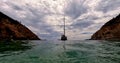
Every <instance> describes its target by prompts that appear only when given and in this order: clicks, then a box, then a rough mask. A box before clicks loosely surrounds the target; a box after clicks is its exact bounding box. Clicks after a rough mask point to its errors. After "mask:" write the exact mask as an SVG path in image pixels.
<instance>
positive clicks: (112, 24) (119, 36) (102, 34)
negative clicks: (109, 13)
mask: <svg viewBox="0 0 120 63" xmlns="http://www.w3.org/2000/svg"><path fill="white" fill-rule="evenodd" d="M91 39H92V40H120V15H118V16H117V17H116V18H113V19H112V20H110V21H108V22H107V23H105V24H104V25H103V26H102V28H101V29H100V30H98V31H97V32H96V33H95V34H93V36H92V37H91Z"/></svg>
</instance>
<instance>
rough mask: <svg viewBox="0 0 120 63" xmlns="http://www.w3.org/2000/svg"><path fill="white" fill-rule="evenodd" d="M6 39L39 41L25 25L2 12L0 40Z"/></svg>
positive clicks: (0, 15) (0, 17) (0, 14)
mask: <svg viewBox="0 0 120 63" xmlns="http://www.w3.org/2000/svg"><path fill="white" fill-rule="evenodd" d="M4 39H5V40H9V39H14V40H39V38H38V36H36V35H35V34H34V33H33V32H32V31H31V30H29V29H28V28H27V27H26V26H25V25H22V24H21V23H20V22H18V21H16V20H14V19H12V18H10V17H8V16H6V15H5V14H3V13H1V12H0V40H4Z"/></svg>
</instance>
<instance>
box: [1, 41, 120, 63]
mask: <svg viewBox="0 0 120 63" xmlns="http://www.w3.org/2000/svg"><path fill="white" fill-rule="evenodd" d="M27 42H28V43H24V44H22V46H21V45H18V44H17V47H16V46H14V45H13V44H12V47H11V45H10V44H5V45H6V46H5V45H4V46H5V47H4V46H2V47H0V49H2V51H0V63H120V42H119V41H93V40H84V41H81V40H73V41H72V40H71V41H65V42H64V41H27ZM2 45H3V44H2ZM15 45H16V44H15ZM0 46H1V45H0ZM8 46H9V47H8ZM13 46H14V47H13ZM4 49H7V50H4Z"/></svg>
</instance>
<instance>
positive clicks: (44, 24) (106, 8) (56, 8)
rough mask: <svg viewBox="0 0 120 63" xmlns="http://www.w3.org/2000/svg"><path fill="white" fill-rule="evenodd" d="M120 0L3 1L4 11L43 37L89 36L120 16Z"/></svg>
mask: <svg viewBox="0 0 120 63" xmlns="http://www.w3.org/2000/svg"><path fill="white" fill-rule="evenodd" d="M119 3H120V0H49V1H48V0H0V7H1V9H0V11H1V12H4V13H5V14H7V15H8V16H10V17H12V18H14V19H15V20H18V21H20V22H21V23H22V24H24V25H26V26H27V27H28V28H29V29H31V30H32V31H33V32H34V33H36V34H37V35H38V36H39V37H40V38H43V39H59V38H60V36H61V34H63V26H62V24H63V17H64V15H65V17H66V32H67V33H66V34H67V36H68V38H69V39H72V38H74V39H89V38H90V36H91V35H92V34H93V33H94V32H95V31H97V30H98V29H99V28H100V27H101V26H102V25H103V24H104V23H105V22H107V21H109V20H110V19H112V18H113V17H115V16H117V15H118V14H119V11H120V4H119Z"/></svg>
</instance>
